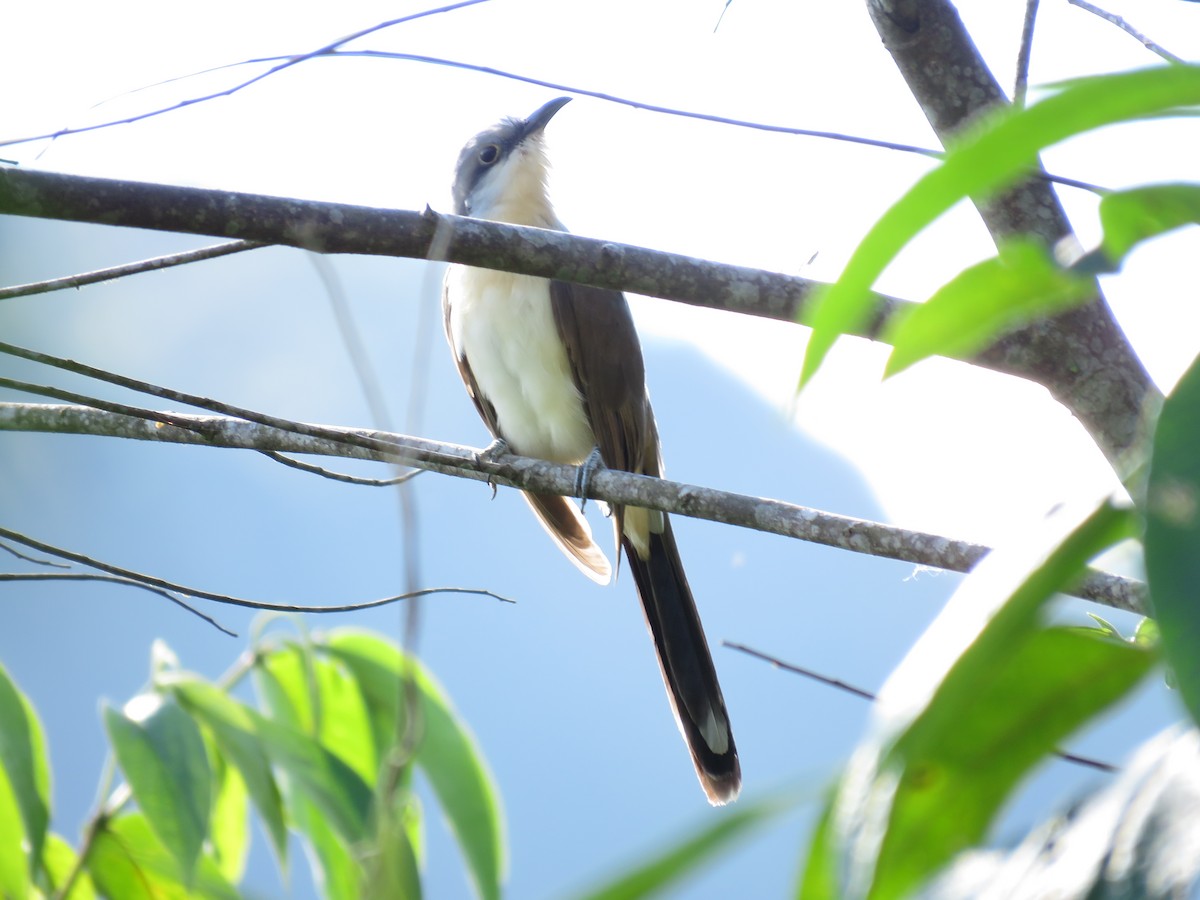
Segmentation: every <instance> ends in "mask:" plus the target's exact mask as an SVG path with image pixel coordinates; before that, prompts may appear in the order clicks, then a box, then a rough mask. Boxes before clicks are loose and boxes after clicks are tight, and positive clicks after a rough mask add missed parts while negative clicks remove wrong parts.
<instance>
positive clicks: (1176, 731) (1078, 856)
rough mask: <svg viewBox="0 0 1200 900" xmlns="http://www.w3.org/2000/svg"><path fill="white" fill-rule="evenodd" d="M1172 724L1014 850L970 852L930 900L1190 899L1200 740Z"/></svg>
mask: <svg viewBox="0 0 1200 900" xmlns="http://www.w3.org/2000/svg"><path fill="white" fill-rule="evenodd" d="M1181 726H1182V723H1180V725H1175V726H1172V727H1171V728H1169V729H1167V730H1166V731H1165V732H1163V733H1161V734H1159V735H1156V736H1155V737H1154V738H1152V739H1151V740H1149V741H1146V742H1145V743H1144V744H1142V746H1141V747H1140V748H1138V751H1137V753H1136V755H1135V756H1134V757H1133V759H1132V760H1130V761H1129V762H1127V763H1126V764H1125V765H1123V766H1122V767H1121V771H1120V773H1119V774H1118V775H1117V776H1116V777H1115V778H1114V779H1113V780H1111V781H1109V782H1107V783H1106V784H1104V785H1103V787H1102V789H1101V790H1098V791H1096V792H1095V793H1094V794H1093V795H1092V796H1090V797H1088V798H1087V799H1086V800H1084V801H1083V802H1075V803H1073V804H1072V807H1071V809H1070V811H1069V812H1068V813H1064V814H1060V815H1059V816H1056V817H1055V818H1054V819H1051V820H1050V821H1049V822H1046V823H1043V824H1040V825H1038V826H1037V827H1035V828H1034V829H1033V830H1032V831H1031V832H1030V833H1029V835H1028V836H1027V837H1026V839H1025V840H1024V841H1023V842H1021V844H1019V845H1018V846H1016V847H1014V848H1013V849H1011V850H1006V851H1003V850H994V851H991V852H989V853H987V854H986V855H982V854H970V855H967V854H964V855H963V856H961V857H959V858H958V859H957V860H956V861H955V862H954V863H953V864H951V865H950V866H948V867H947V868H946V869H944V870H943V871H942V872H940V873H938V875H937V877H936V879H935V880H934V881H933V882H930V883H928V884H926V885H924V886H922V889H921V897H922V898H925V900H960V898H963V897H979V896H990V895H991V894H993V893H997V891H996V890H995V888H996V886H997V885H1003V894H1004V896H1006V897H1079V898H1083V897H1087V898H1089V900H1145V898H1151V897H1153V898H1174V897H1191V896H1194V895H1195V889H1196V886H1197V877H1198V876H1200V802H1197V798H1200V735H1197V732H1196V730H1195V729H1194V728H1191V729H1189V728H1184V727H1181Z"/></svg>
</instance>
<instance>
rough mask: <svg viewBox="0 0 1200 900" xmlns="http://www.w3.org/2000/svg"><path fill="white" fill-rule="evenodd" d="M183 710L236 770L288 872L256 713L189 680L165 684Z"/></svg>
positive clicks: (279, 811) (277, 801)
mask: <svg viewBox="0 0 1200 900" xmlns="http://www.w3.org/2000/svg"><path fill="white" fill-rule="evenodd" d="M163 683H164V686H165V687H167V688H169V689H170V690H171V691H172V692H173V693H174V695H175V696H176V697H177V698H178V699H179V702H180V703H181V704H182V705H183V707H184V708H185V709H186V710H187V711H188V712H189V713H191V714H192V715H193V716H195V717H196V719H197V720H198V721H200V722H202V723H203V724H204V726H205V727H206V728H208V729H209V731H210V732H211V733H212V735H213V739H214V740H215V741H216V743H217V746H218V747H219V748H220V750H221V753H222V754H223V755H224V756H225V757H226V759H227V760H228V761H229V762H231V763H232V764H233V765H234V766H236V767H237V769H238V772H239V773H240V774H241V776H242V779H243V781H244V782H245V785H246V789H247V791H249V793H250V799H251V800H252V801H253V803H254V808H255V809H256V810H257V811H258V814H259V816H261V817H262V820H263V824H264V825H265V826H266V829H267V834H268V835H269V836H270V838H271V845H272V847H273V848H274V850H275V855H276V857H277V858H278V861H279V866H280V869H281V870H284V871H286V869H287V841H288V837H287V826H286V825H285V824H284V820H283V797H282V796H281V795H280V792H279V786H278V784H276V782H275V776H274V775H273V774H272V773H271V766H270V763H269V762H268V760H267V754H266V750H265V749H264V748H263V746H262V743H261V741H260V740H259V737H258V732H257V730H256V725H255V718H254V715H253V714H254V711H253V710H251V709H249V708H248V707H246V706H244V705H243V704H241V703H239V702H238V701H236V700H234V699H233V698H232V697H230V696H229V695H228V694H226V693H225V692H224V691H222V690H220V689H219V688H217V687H215V686H213V685H211V684H208V683H207V682H204V681H200V680H199V679H197V678H193V677H190V676H181V677H179V678H177V679H173V680H167V681H164V682H163Z"/></svg>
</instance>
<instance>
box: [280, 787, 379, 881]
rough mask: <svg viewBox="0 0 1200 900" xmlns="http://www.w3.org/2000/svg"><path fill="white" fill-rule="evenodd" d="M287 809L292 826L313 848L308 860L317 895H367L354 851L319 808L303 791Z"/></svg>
mask: <svg viewBox="0 0 1200 900" xmlns="http://www.w3.org/2000/svg"><path fill="white" fill-rule="evenodd" d="M291 809H292V818H293V820H294V821H295V823H296V827H297V828H299V829H300V831H302V832H303V833H304V835H305V836H306V838H307V840H308V845H309V846H310V847H311V848H312V850H313V853H312V855H310V856H309V863H310V865H311V866H312V870H313V881H314V882H315V883H316V886H317V889H318V891H319V893H320V895H321V896H322V897H324V898H326V900H359V898H360V897H362V896H367V895H364V893H363V890H362V883H361V882H362V869H361V868H360V866H359V864H358V861H357V860H356V859H355V856H354V853H352V852H351V850H350V847H349V846H348V845H347V843H346V841H345V840H344V839H343V838H342V836H341V835H339V834H338V832H337V830H336V829H334V828H333V826H331V825H330V824H329V820H328V819H327V817H326V816H325V814H324V813H323V812H322V811H321V809H320V808H319V807H318V806H317V805H316V804H315V803H313V802H312V801H311V800H309V799H308V797H307V796H306V795H305V794H303V793H300V794H298V795H297V796H296V797H295V798H294V800H293V802H292V806H291ZM314 856H315V858H314Z"/></svg>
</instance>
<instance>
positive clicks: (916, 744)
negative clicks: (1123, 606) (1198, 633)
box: [810, 504, 1154, 897]
mask: <svg viewBox="0 0 1200 900" xmlns="http://www.w3.org/2000/svg"><path fill="white" fill-rule="evenodd" d="M1135 524H1136V522H1135V520H1134V517H1133V516H1132V515H1131V514H1130V513H1129V512H1128V511H1127V510H1120V509H1117V508H1115V507H1113V506H1112V505H1110V504H1105V505H1103V506H1101V507H1100V508H1099V509H1098V510H1096V511H1094V512H1092V513H1091V514H1090V515H1088V516H1087V517H1086V518H1083V519H1082V521H1080V517H1079V516H1077V515H1072V514H1070V511H1068V510H1064V511H1060V513H1059V514H1058V515H1056V516H1054V517H1051V519H1050V520H1049V521H1047V522H1046V523H1045V524H1044V526H1043V528H1042V529H1041V530H1040V531H1039V530H1037V529H1033V530H1032V533H1030V534H1028V535H1026V540H1025V543H1024V544H1023V545H1021V546H1019V547H1015V548H1009V549H1007V550H1005V551H999V550H997V551H993V552H992V553H991V554H989V556H988V557H986V558H985V559H984V560H983V561H982V562H981V563H980V564H979V565H978V566H977V567H976V569H975V571H974V572H973V573H972V574H971V575H970V577H968V578H967V579H966V580H965V581H964V582H963V585H962V587H961V588H960V589H959V590H958V591H957V592H956V593H955V595H954V597H953V598H951V601H950V603H949V604H947V606H946V609H945V610H943V612H942V613H941V614H940V615H939V616H938V618H937V619H936V620H935V621H934V623H933V625H931V626H930V628H929V629H928V630H927V631H926V632H925V634H924V635H923V636H922V637H921V639H920V640H919V641H918V642H917V644H916V645H915V646H914V647H913V648H912V650H910V652H909V654H908V656H907V657H906V658H905V660H904V662H903V663H902V664H901V665H900V666H899V667H898V668H897V670H896V671H895V672H894V673H893V675H892V676H891V678H889V679H888V682H887V684H886V685H885V686H884V689H883V690H882V691H881V692H880V696H879V700H878V701H877V703H876V707H875V711H874V716H875V720H876V723H875V726H874V727H873V728H872V729H871V737H870V738H869V739H868V740H867V741H866V742H865V743H864V745H863V746H861V747H860V748H859V750H858V751H857V752H856V753H855V755H854V759H853V761H852V763H851V765H850V767H849V769H848V770H847V772H846V773H845V774H844V775H843V777H842V780H841V786H840V788H839V791H838V794H837V797H836V799H835V801H834V804H835V811H834V819H833V821H834V822H835V825H836V831H835V833H834V835H833V840H832V841H830V842H829V843H828V844H827V846H828V847H829V851H828V852H829V853H832V854H834V855H835V857H836V859H837V860H840V862H837V861H832V862H831V861H830V860H828V859H826V860H822V859H820V858H817V859H814V860H813V861H812V862H811V863H810V865H811V864H815V865H818V866H820V867H821V868H820V869H819V870H818V871H820V872H824V873H829V872H837V873H839V874H840V875H841V876H842V877H843V878H844V879H848V881H849V883H845V882H844V883H842V884H841V885H840V889H839V891H838V892H837V893H838V894H839V895H840V894H843V893H844V894H851V895H858V894H865V893H867V891H868V886H869V888H870V894H871V896H873V897H875V896H878V897H894V896H902V895H904V894H906V893H908V892H909V891H911V890H912V889H913V888H914V887H916V886H917V884H919V883H920V882H921V881H922V880H923V879H924V878H925V877H927V876H928V875H930V874H932V873H933V872H934V871H935V870H936V869H937V868H938V867H940V866H941V865H942V864H944V863H945V862H946V861H947V860H948V859H949V858H950V857H951V856H952V855H953V854H954V853H956V852H958V851H959V850H961V849H962V848H964V847H966V846H969V845H970V844H971V843H972V842H974V841H976V840H978V839H979V838H980V836H981V835H982V834H983V830H984V829H985V827H986V826H987V824H988V823H989V822H990V821H991V818H992V816H993V815H994V814H995V812H996V810H997V809H998V807H999V805H1000V803H1001V802H1002V801H1003V800H1004V798H1005V797H1006V796H1007V794H1008V791H1009V790H1010V789H1011V787H1012V786H1013V785H1014V784H1015V783H1016V781H1017V780H1018V779H1019V778H1020V777H1021V776H1022V775H1023V774H1024V773H1025V772H1027V771H1028V770H1029V769H1030V768H1031V767H1032V766H1033V765H1034V764H1035V763H1036V762H1037V761H1039V760H1040V759H1041V758H1042V757H1043V756H1044V755H1045V754H1046V752H1047V751H1048V750H1049V749H1050V748H1052V747H1053V746H1054V745H1055V744H1056V743H1057V742H1058V741H1060V740H1061V739H1062V738H1063V737H1064V736H1066V735H1067V734H1068V733H1070V732H1071V731H1072V730H1073V729H1074V728H1075V727H1077V726H1078V725H1079V724H1080V723H1082V722H1083V721H1085V720H1086V719H1087V718H1088V717H1090V716H1091V715H1093V714H1094V713H1095V712H1097V711H1099V710H1101V709H1103V708H1105V707H1106V706H1108V705H1109V704H1111V703H1112V702H1113V701H1114V699H1115V698H1117V697H1119V696H1122V695H1123V694H1124V693H1126V692H1127V691H1128V690H1129V689H1131V688H1132V686H1133V685H1134V684H1136V683H1137V681H1138V680H1140V678H1141V677H1142V676H1143V675H1144V674H1145V672H1146V671H1147V670H1148V668H1149V667H1150V665H1152V663H1153V661H1154V655H1153V653H1152V652H1149V651H1147V650H1146V649H1145V648H1143V647H1140V646H1137V645H1134V644H1132V643H1126V642H1124V641H1119V640H1112V639H1110V638H1105V637H1098V636H1096V635H1095V634H1093V633H1089V632H1084V631H1080V630H1078V629H1072V628H1052V629H1047V628H1045V627H1044V626H1042V625H1041V623H1040V611H1041V609H1042V607H1043V606H1044V604H1045V603H1046V601H1047V600H1048V599H1049V598H1050V597H1051V596H1053V595H1054V594H1055V593H1056V592H1057V591H1059V590H1061V589H1063V588H1065V587H1067V586H1069V585H1070V584H1072V583H1073V582H1074V581H1076V580H1077V579H1078V578H1079V577H1080V575H1081V574H1082V572H1083V569H1084V565H1085V563H1086V562H1087V561H1088V560H1089V559H1090V558H1092V557H1093V556H1095V555H1096V554H1097V553H1099V552H1101V551H1102V550H1104V549H1106V548H1107V547H1110V546H1112V545H1113V544H1115V543H1117V542H1119V541H1121V540H1124V539H1125V538H1127V537H1128V536H1129V535H1130V534H1131V533H1132V531H1133V529H1134V527H1135ZM1047 548H1052V549H1049V550H1048V549H1047ZM826 840H827V841H829V836H828V835H827V836H826Z"/></svg>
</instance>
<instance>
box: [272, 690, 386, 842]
mask: <svg viewBox="0 0 1200 900" xmlns="http://www.w3.org/2000/svg"><path fill="white" fill-rule="evenodd" d="M250 712H251V715H252V716H253V718H254V721H255V731H256V733H257V734H258V737H259V740H260V741H261V743H262V747H263V749H264V750H266V753H267V756H268V757H269V758H270V759H271V761H272V762H273V763H274V764H275V765H277V766H279V767H280V768H281V769H283V771H284V772H285V773H287V776H288V779H289V781H290V782H291V787H292V788H293V789H296V790H299V791H301V792H303V793H304V794H305V795H306V796H307V797H309V798H310V799H311V800H312V802H313V803H314V804H316V806H317V807H318V808H319V809H320V810H321V812H322V813H323V814H324V815H325V816H326V817H327V818H328V819H329V822H330V824H331V825H332V826H333V827H334V828H335V829H336V830H337V831H338V833H339V834H340V835H341V836H342V838H343V839H344V840H345V841H346V842H347V843H349V844H354V843H357V842H358V841H361V840H363V839H364V838H365V837H366V836H367V818H368V816H369V814H370V809H371V789H370V788H369V787H368V786H367V784H366V782H365V781H363V780H362V778H360V777H359V776H358V774H357V773H356V772H355V771H354V770H353V769H351V768H350V767H349V766H347V765H346V764H345V763H344V762H342V761H341V759H340V758H338V757H337V756H336V755H335V754H333V753H330V752H329V751H328V750H327V749H325V748H324V747H323V746H321V744H320V743H318V742H317V741H315V740H313V739H312V738H310V737H309V736H308V735H305V734H300V733H299V732H297V731H294V730H292V729H291V728H289V727H287V726H286V725H279V724H276V723H275V722H273V721H271V720H270V719H268V718H266V717H264V716H262V715H260V714H258V713H254V712H253V711H250Z"/></svg>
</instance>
